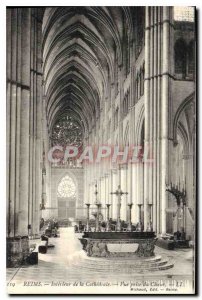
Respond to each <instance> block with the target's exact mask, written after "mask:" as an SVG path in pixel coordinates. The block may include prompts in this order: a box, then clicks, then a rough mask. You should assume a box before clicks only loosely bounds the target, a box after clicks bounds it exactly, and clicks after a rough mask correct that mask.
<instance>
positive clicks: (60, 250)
mask: <svg viewBox="0 0 202 300" xmlns="http://www.w3.org/2000/svg"><path fill="white" fill-rule="evenodd" d="M6 15H7V16H6V18H7V21H6V38H7V45H6V46H7V56H6V64H7V65H6V66H7V86H6V88H7V90H6V92H7V232H6V235H7V237H6V242H7V251H6V259H7V292H8V293H9V294H97V295H99V294H100V295H102V294H130V295H132V294H134V295H135V294H144V295H150V294H156V295H158V294H165V295H167V294H172V295H179V294H195V293H196V280H195V278H196V267H197V263H196V247H197V240H196V230H197V228H196V224H197V220H196V210H197V207H196V138H197V137H196V121H197V120H196V96H195V93H196V43H197V40H196V8H195V7H191V6H180V7H178V6H175V7H173V6H114V7H113V6H106V7H103V6H54V7H51V6H47V7H46V6H45V7H34V6H32V7H20V6H19V7H11V6H8V7H7V9H6Z"/></svg>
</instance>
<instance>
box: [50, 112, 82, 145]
mask: <svg viewBox="0 0 202 300" xmlns="http://www.w3.org/2000/svg"><path fill="white" fill-rule="evenodd" d="M51 140H52V145H58V144H59V145H74V146H78V147H79V146H81V144H82V140H83V131H82V127H81V125H80V124H79V123H78V122H77V121H76V120H74V119H73V118H72V117H71V116H65V117H63V118H61V119H60V120H59V121H58V122H56V123H55V125H54V127H53V130H52V135H51Z"/></svg>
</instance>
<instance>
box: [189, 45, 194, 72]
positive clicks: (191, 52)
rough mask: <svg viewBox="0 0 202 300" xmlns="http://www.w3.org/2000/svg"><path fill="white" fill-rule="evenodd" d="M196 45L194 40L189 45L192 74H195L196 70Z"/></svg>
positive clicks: (190, 70)
mask: <svg viewBox="0 0 202 300" xmlns="http://www.w3.org/2000/svg"><path fill="white" fill-rule="evenodd" d="M194 51H195V47H194V41H193V40H192V41H191V42H190V43H189V45H188V74H189V75H190V76H193V75H194V70H195V52H194Z"/></svg>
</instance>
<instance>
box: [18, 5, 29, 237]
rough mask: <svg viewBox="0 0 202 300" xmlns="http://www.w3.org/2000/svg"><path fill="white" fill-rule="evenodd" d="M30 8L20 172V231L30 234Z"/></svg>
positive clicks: (25, 12)
mask: <svg viewBox="0 0 202 300" xmlns="http://www.w3.org/2000/svg"><path fill="white" fill-rule="evenodd" d="M30 22H31V16H30V9H29V8H25V9H22V36H23V39H22V62H21V66H22V92H21V111H20V113H21V118H20V119H21V124H20V172H19V185H20V189H19V218H18V233H19V234H20V235H21V236H26V235H27V234H28V199H29V112H30Z"/></svg>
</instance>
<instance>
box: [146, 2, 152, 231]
mask: <svg viewBox="0 0 202 300" xmlns="http://www.w3.org/2000/svg"><path fill="white" fill-rule="evenodd" d="M151 9H152V8H151V7H149V6H146V8H145V10H146V12H145V83H144V99H145V141H144V145H145V149H148V148H149V147H150V144H149V142H150V92H151V91H150V10H151ZM150 196H151V195H150V194H149V166H148V163H145V164H144V226H145V228H146V226H147V222H148V211H147V204H148V201H149V197H150Z"/></svg>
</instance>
